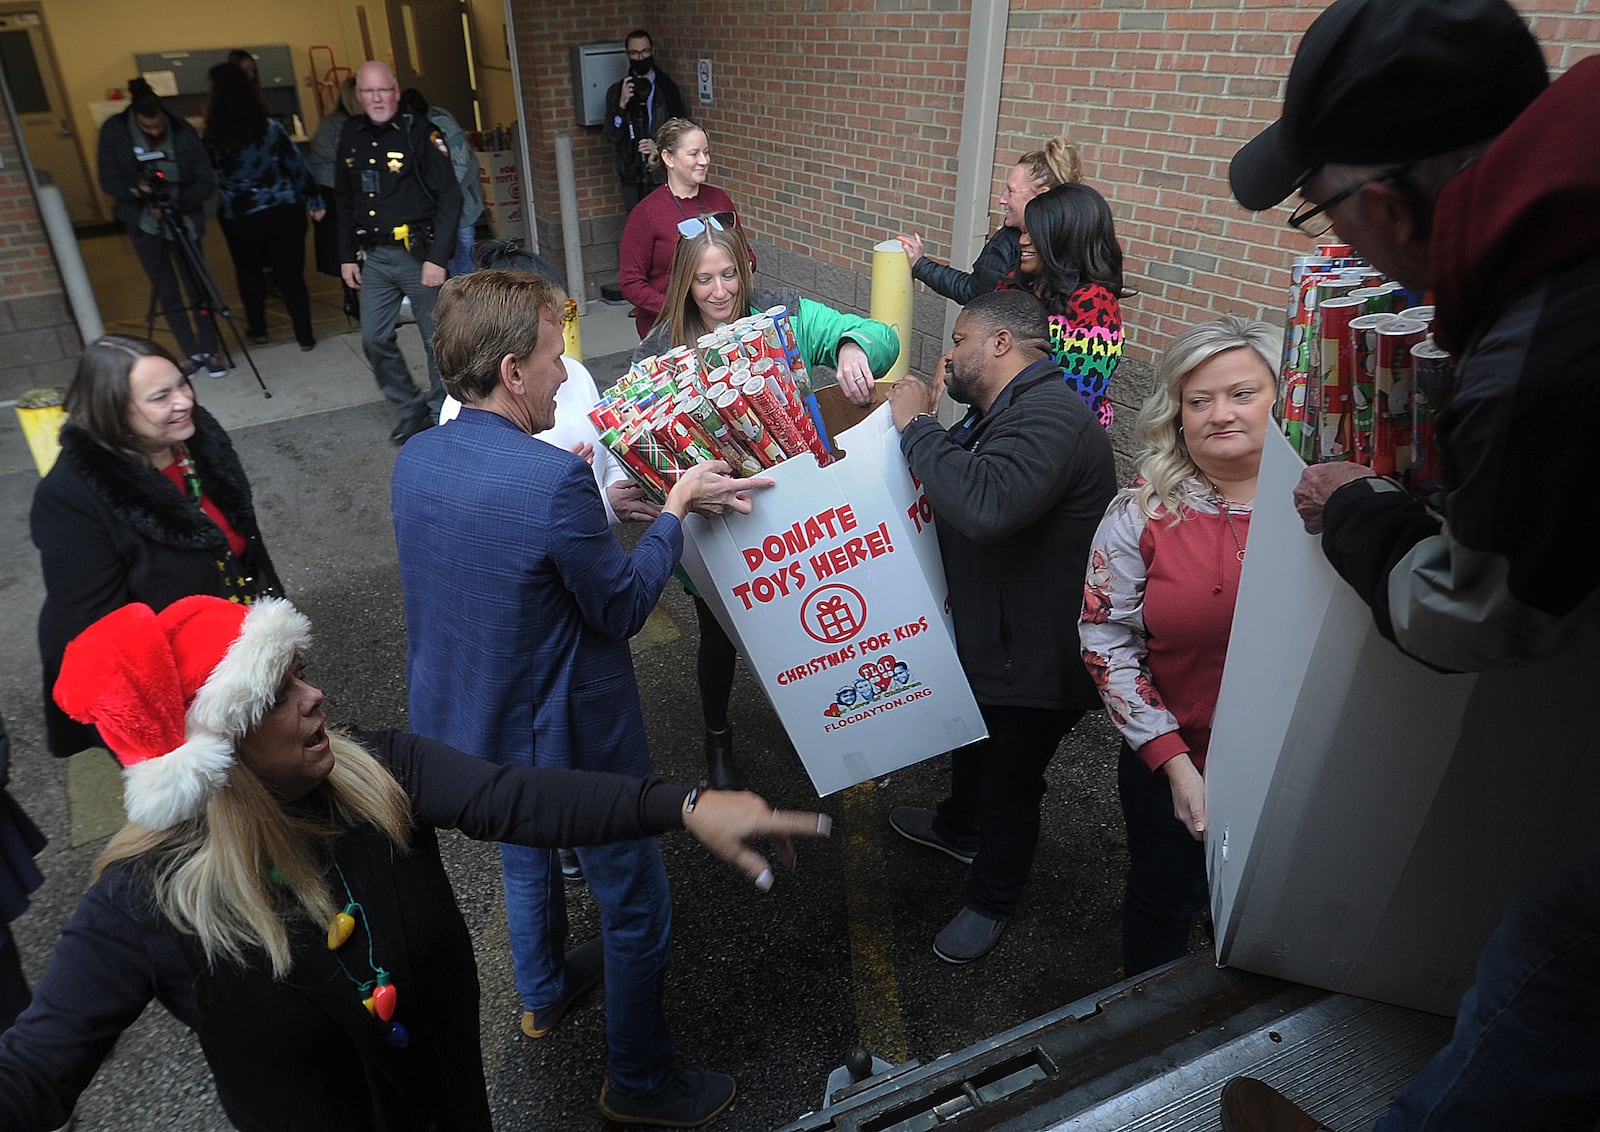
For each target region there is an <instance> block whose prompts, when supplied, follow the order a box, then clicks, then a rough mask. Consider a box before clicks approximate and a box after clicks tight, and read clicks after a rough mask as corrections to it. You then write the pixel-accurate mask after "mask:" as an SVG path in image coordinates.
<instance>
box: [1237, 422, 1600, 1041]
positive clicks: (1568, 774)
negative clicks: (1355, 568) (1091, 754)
mask: <svg viewBox="0 0 1600 1132" xmlns="http://www.w3.org/2000/svg"><path fill="white" fill-rule="evenodd" d="M1303 467H1304V465H1303V464H1302V463H1301V462H1300V459H1299V457H1297V456H1296V455H1295V454H1294V453H1293V451H1292V450H1291V449H1290V448H1289V445H1288V442H1287V441H1285V440H1284V439H1283V437H1282V436H1277V435H1274V436H1272V437H1269V444H1268V446H1267V451H1266V453H1265V455H1264V457H1263V459H1262V465H1261V476H1260V479H1259V482H1258V486H1257V494H1256V507H1255V513H1254V515H1253V516H1252V517H1251V520H1250V544H1249V546H1248V548H1247V553H1246V557H1245V568H1244V577H1243V579H1242V584H1241V588H1240V592H1239V604H1238V606H1237V608H1236V609H1235V612H1234V621H1233V633H1232V637H1231V641H1230V646H1229V650H1228V662H1227V667H1226V669H1225V671H1224V674H1223V679H1222V693H1221V696H1220V698H1219V700H1218V703H1217V713H1216V720H1215V725H1214V728H1213V731H1212V737H1211V751H1212V757H1211V758H1210V759H1208V760H1207V763H1206V796H1207V809H1208V811H1209V815H1208V816H1209V818H1210V827H1211V828H1210V832H1209V834H1208V836H1207V855H1208V858H1209V868H1210V877H1211V906H1212V915H1213V920H1214V923H1215V928H1216V947H1217V961H1218V962H1219V963H1222V964H1224V965H1227V966H1233V967H1241V968H1244V969H1245V970H1249V971H1257V972H1260V973H1262V974H1266V975H1274V976H1277V977H1279V978H1284V979H1291V980H1294V981H1296V982H1302V983H1309V984H1311V985H1313V986H1319V987H1325V988H1327V989H1329V990H1334V991H1341V992H1344V993H1347V994H1354V995H1360V996H1362V997H1365V998H1373V999H1377V1000H1379V1001H1383V1002H1390V1003H1394V1004H1397V1005H1400V1006H1408V1007H1413V1008H1416V1009H1420V1010H1428V1011H1432V1012H1434V1013H1437V1014H1447V1015H1453V1014H1455V1013H1456V1010H1457V1008H1458V1006H1459V1000H1460V997H1461V994H1462V993H1463V992H1464V991H1465V990H1466V988H1467V987H1468V986H1469V985H1471V983H1472V982H1473V980H1474V971H1475V967H1476V964H1477V957H1478V953H1479V952H1480V951H1481V950H1482V948H1483V944H1484V942H1485V941H1486V940H1487V939H1488V937H1489V934H1490V933H1491V932H1492V931H1493V930H1494V928H1495V925H1496V924H1497V923H1498V922H1499V920H1500V917H1501V915H1502V914H1503V913H1504V911H1505V908H1506V905H1507V904H1508V903H1509V902H1510V900H1511V898H1512V897H1513V896H1514V895H1515V894H1516V893H1517V892H1518V891H1519V890H1520V889H1521V888H1523V887H1525V886H1526V885H1527V884H1528V883H1529V882H1530V881H1532V880H1534V879H1535V878H1537V877H1538V876H1540V875H1541V874H1542V873H1543V872H1545V871H1546V870H1547V869H1549V868H1551V867H1552V866H1554V865H1555V864H1558V863H1560V862H1562V861H1565V860H1570V859H1571V858H1572V857H1574V856H1576V855H1577V853H1578V852H1579V851H1580V850H1581V849H1582V848H1584V847H1587V846H1590V845H1593V844H1594V843H1595V841H1596V840H1597V838H1600V824H1597V823H1596V822H1595V819H1594V814H1593V799H1594V798H1595V797H1597V796H1600V749H1597V747H1600V741H1597V739H1596V734H1597V733H1596V730H1595V728H1594V725H1593V723H1592V722H1591V721H1590V716H1591V714H1592V713H1591V712H1590V710H1589V705H1588V702H1587V697H1588V696H1589V695H1592V694H1593V691H1594V689H1595V688H1597V687H1600V648H1597V647H1595V646H1596V644H1597V643H1600V642H1594V641H1589V642H1577V643H1576V644H1575V646H1574V647H1573V648H1572V649H1571V650H1570V651H1568V652H1567V653H1566V654H1564V655H1561V656H1556V657H1552V658H1551V659H1549V660H1546V661H1542V662H1540V663H1538V664H1533V665H1528V666H1525V667H1521V668H1516V669H1504V670H1500V671H1495V672H1488V673H1482V674H1476V675H1472V674H1462V675H1446V674H1441V673H1438V672H1435V671H1434V670H1432V669H1430V668H1427V667H1426V666H1424V665H1422V664H1420V663H1419V662H1417V661H1415V660H1412V659H1411V658H1410V657H1408V656H1406V655H1405V654H1404V653H1402V652H1401V651H1400V650H1399V649H1398V648H1396V647H1395V646H1394V645H1393V644H1391V643H1390V642H1388V641H1386V640H1384V639H1383V638H1382V637H1381V636H1379V635H1378V632H1377V630H1376V629H1374V628H1373V626H1372V614H1371V611H1370V610H1369V609H1368V608H1367V606H1366V604H1365V603H1364V602H1362V601H1361V600H1360V599H1359V598H1358V597H1357V596H1356V594H1355V592H1354V591H1353V590H1351V589H1350V587H1349V586H1348V585H1346V584H1345V583H1344V581H1343V580H1342V579H1341V578H1340V577H1339V576H1338V575H1337V574H1336V573H1334V571H1333V568H1332V567H1331V566H1330V565H1329V564H1328V561H1327V559H1326V558H1325V557H1324V556H1323V554H1322V548H1321V546H1320V545H1319V543H1318V540H1316V539H1314V538H1312V537H1311V536H1309V535H1307V534H1306V533H1305V530H1304V528H1303V527H1302V526H1301V524H1300V520H1299V517H1298V516H1297V515H1296V514H1295V512H1294V508H1293V505H1292V503H1291V500H1290V492H1291V491H1292V489H1293V487H1294V485H1295V483H1296V482H1297V480H1298V479H1299V476H1300V471H1301V469H1302V468H1303ZM1574 553H1581V552H1580V551H1578V549H1577V547H1576V545H1575V546H1574ZM1585 645H1587V647H1585Z"/></svg>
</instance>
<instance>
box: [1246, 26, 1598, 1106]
mask: <svg viewBox="0 0 1600 1132" xmlns="http://www.w3.org/2000/svg"><path fill="white" fill-rule="evenodd" d="M1597 126H1600V56H1594V57H1591V58H1588V59H1585V60H1584V61H1582V62H1580V63H1578V64H1576V65H1574V66H1573V67H1572V68H1571V69H1570V70H1568V71H1567V73H1566V74H1564V75H1562V76H1561V77H1560V78H1558V79H1557V80H1556V81H1555V82H1553V83H1551V82H1549V80H1548V78H1547V75H1546V71H1545V63H1544V56H1543V53H1542V52H1541V50H1540V47H1539V44H1538V41H1537V40H1535V39H1534V37H1533V35H1532V33H1531V32H1530V31H1529V30H1528V28H1527V27H1526V25H1525V24H1524V23H1523V21H1522V19H1521V17H1520V16H1518V14H1517V12H1516V11H1515V9H1513V8H1512V7H1511V6H1510V5H1509V4H1508V3H1506V2H1505V0H1335V2H1334V3H1333V4H1332V5H1330V6H1329V7H1328V8H1327V9H1326V10H1325V11H1324V12H1323V13H1322V14H1321V15H1320V16H1318V17H1317V19H1316V21H1315V22H1313V23H1312V25H1311V27H1310V28H1309V29H1307V31H1306V34H1305V37H1304V39H1303V40H1302V42H1301V44H1300V48H1299V50H1298V52H1297V53H1296V55H1295V59H1294V63H1293V65H1292V66H1291V68H1290V71H1289V78H1288V82H1287V84H1286V86H1285V90H1284V101H1283V112H1282V115H1281V117H1280V118H1279V120H1278V121H1277V122H1275V123H1273V124H1272V125H1271V126H1269V127H1267V129H1266V130H1264V131H1262V133H1261V134H1260V135H1258V136H1257V137H1256V138H1255V139H1254V140H1252V141H1251V142H1250V143H1249V144H1247V145H1246V146H1244V148H1243V149H1241V150H1240V151H1239V152H1238V154H1237V155H1235V157H1234V159H1233V163H1232V165H1231V167H1230V169H1229V181H1230V183H1231V185H1232V188H1233V193H1234V196H1235V197H1237V198H1238V200H1239V202H1240V203H1241V204H1243V205H1244V206H1245V207H1246V208H1249V209H1252V210H1261V209H1265V208H1270V207H1273V206H1274V205H1276V204H1278V203H1279V202H1280V201H1282V200H1284V199H1285V198H1286V197H1288V196H1289V195H1290V194H1291V193H1293V192H1295V191H1296V190H1298V191H1299V194H1300V197H1301V200H1302V203H1301V204H1300V206H1299V207H1298V208H1297V209H1296V210H1295V212H1294V214H1293V215H1292V216H1290V217H1289V224H1290V225H1291V226H1292V227H1294V228H1296V229H1298V230H1299V231H1301V232H1304V233H1305V234H1307V235H1309V236H1319V235H1321V234H1322V233H1324V232H1327V231H1329V230H1330V229H1337V231H1338V233H1339V237H1340V238H1341V239H1342V240H1343V241H1345V242H1347V243H1349V244H1351V245H1353V246H1354V247H1355V249H1356V250H1357V251H1358V252H1360V253H1361V254H1362V255H1364V256H1366V257H1367V259H1369V260H1370V261H1371V262H1372V263H1373V264H1374V265H1375V266H1377V267H1378V268H1380V269H1382V270H1383V271H1384V272H1386V273H1387V274H1389V275H1390V276H1392V277H1394V278H1398V279H1400V280H1401V281H1402V282H1405V283H1406V284H1408V285H1409V286H1412V287H1419V288H1426V289H1431V290H1432V291H1433V293H1434V305H1435V308H1436V315H1435V320H1434V324H1433V334H1434V338H1435V341H1436V342H1437V343H1438V344H1439V345H1440V346H1443V347H1444V348H1445V349H1447V350H1449V351H1451V353H1452V354H1454V355H1455V358H1456V376H1455V385H1454V389H1453V391H1452V393H1451V395H1450V398H1449V402H1448V404H1447V405H1446V407H1445V408H1444V409H1443V410H1442V411H1441V412H1440V414H1439V416H1438V417H1437V419H1436V434H1435V438H1436V441H1437V444H1438V447H1439V451H1440V454H1441V456H1442V465H1443V468H1444V475H1445V480H1446V490H1445V492H1444V495H1443V500H1442V507H1441V510H1442V514H1440V512H1438V511H1434V510H1432V509H1430V508H1427V507H1424V506H1423V504H1421V503H1420V502H1417V501H1416V500H1414V499H1413V498H1412V497H1411V496H1410V494H1409V493H1408V492H1407V491H1405V490H1404V489H1403V488H1402V487H1401V485H1399V484H1398V483H1395V482H1393V481H1391V480H1388V479H1383V478H1379V477H1377V476H1374V475H1373V474H1372V471H1371V469H1370V468H1364V467H1360V466H1358V465H1355V464H1351V463H1330V464H1319V465H1314V466H1312V467H1310V468H1308V469H1306V472H1305V474H1304V475H1303V476H1302V478H1301V481H1300V483H1299V485H1298V486H1297V487H1296V488H1295V493H1294V496H1295V507H1296V509H1297V510H1298V511H1299V513H1300V516H1301V518H1302V520H1303V521H1304V523H1305V526H1306V530H1307V531H1309V532H1310V533H1312V534H1316V533H1319V532H1320V533H1322V536H1323V541H1322V548H1323V552H1324V553H1325V554H1326V555H1327V557H1328V560H1329V561H1330V562H1331V563H1332V564H1333V567H1334V569H1335V570H1337V571H1338V573H1339V575H1340V576H1341V577H1342V578H1343V579H1344V580H1345V581H1346V582H1347V583H1349V584H1350V586H1351V587H1352V588H1354V589H1355V590H1356V592H1357V593H1358V594H1359V595H1360V596H1361V597H1362V598H1363V599H1364V600H1365V601H1366V603H1367V604H1368V606H1369V607H1370V608H1371V610H1372V616H1373V620H1374V622H1375V624H1376V626H1377V628H1378V630H1379V631H1380V632H1381V633H1382V634H1383V635H1384V636H1385V637H1387V638H1389V639H1390V640H1392V641H1394V643H1395V644H1396V645H1397V646H1398V647H1399V648H1400V649H1402V650H1403V651H1405V652H1406V653H1408V654H1410V655H1411V656H1413V657H1415V658H1416V659H1418V660H1419V661H1421V662H1422V663H1424V664H1427V665H1429V666H1430V667H1433V668H1435V669H1439V670H1442V671H1481V670H1484V669H1489V668H1499V667H1509V666H1512V665H1528V664H1538V665H1540V666H1542V667H1541V668H1539V669H1535V670H1533V671H1534V672H1536V673H1537V672H1543V671H1545V670H1548V671H1549V672H1550V673H1551V676H1550V678H1549V679H1550V682H1551V683H1552V684H1558V683H1560V682H1561V678H1562V676H1563V675H1564V676H1565V677H1566V678H1567V679H1574V678H1576V677H1575V676H1573V675H1572V674H1574V673H1576V672H1578V671H1588V670H1590V666H1589V664H1588V663H1587V662H1586V661H1585V659H1584V658H1585V657H1586V656H1592V655H1594V653H1595V651H1596V649H1600V556H1596V555H1594V554H1592V553H1591V552H1587V551H1582V550H1580V549H1578V547H1577V545H1576V542H1577V541H1581V540H1582V536H1581V534H1580V533H1579V531H1580V527H1579V522H1580V521H1578V520H1575V517H1574V515H1573V511H1572V499H1573V495H1572V486H1573V485H1585V486H1586V485H1587V484H1588V483H1589V482H1590V480H1592V479H1593V476H1594V459H1593V457H1592V456H1591V455H1590V453H1589V450H1588V443H1587V437H1580V434H1579V433H1578V432H1577V431H1575V428H1574V423H1573V422H1577V421H1583V422H1589V421H1593V420H1595V419H1600V129H1596V127H1597ZM1578 490H1579V491H1580V492H1582V491H1583V489H1582V488H1579V489H1578ZM1585 498H1586V494H1585ZM1535 679H1539V678H1538V677H1531V678H1530V683H1531V682H1532V681H1533V680H1535ZM1553 690H1554V688H1552V691H1553ZM1539 710H1540V712H1541V713H1550V714H1553V715H1555V716H1557V717H1558V720H1559V716H1560V713H1576V712H1578V711H1581V710H1582V707H1581V705H1578V704H1576V703H1574V702H1573V701H1572V700H1570V699H1568V698H1566V697H1561V696H1554V695H1553V696H1552V697H1550V699H1549V701H1548V703H1546V704H1544V705H1542V706H1541V708H1540V709H1539ZM1571 718H1572V719H1573V720H1574V722H1575V725H1581V722H1582V721H1581V720H1580V719H1578V718H1577V717H1576V716H1573V717H1571ZM1587 754H1588V752H1587V751H1576V752H1574V751H1564V750H1563V751H1552V750H1533V751H1528V752H1514V751H1513V752H1507V757H1509V758H1519V757H1520V758H1525V759H1529V760H1546V762H1547V763H1548V762H1549V761H1550V760H1562V759H1572V758H1582V757H1586V756H1587ZM1396 757H1397V758H1400V757H1404V752H1402V751H1397V752H1396ZM1560 765H1565V764H1558V767H1559V766H1560ZM1559 856H1560V854H1559V852H1558V851H1557V850H1555V849H1554V848H1552V850H1551V855H1550V859H1551V860H1556V859H1559ZM1500 879H1501V880H1502V881H1503V880H1504V879H1506V878H1504V877H1502V878H1500ZM1530 879H1531V878H1530ZM1463 930H1464V931H1470V930H1471V928H1470V925H1463ZM1597 971H1600V850H1597V849H1594V848H1590V849H1589V850H1587V851H1586V852H1583V853H1581V854H1579V855H1578V856H1577V857H1576V858H1574V859H1571V860H1568V861H1567V862H1566V863H1564V864H1562V865H1560V866H1559V867H1557V868H1556V869H1555V870H1554V871H1553V872H1551V873H1549V874H1548V875H1546V876H1544V877H1543V878H1541V879H1538V880H1535V881H1534V882H1533V883H1531V884H1529V885H1528V886H1527V887H1526V888H1525V889H1524V890H1523V891H1522V892H1521V893H1520V894H1519V895H1518V896H1517V897H1516V899H1515V900H1513V901H1512V902H1511V904H1510V907H1509V908H1508V909H1507V911H1506V914H1505V918H1504V919H1503V920H1502V921H1501V923H1500V926H1499V927H1498V928H1497V929H1496V931H1495V932H1494V934H1493V935H1492V936H1491V937H1490V938H1489V941H1488V942H1487V943H1486V944H1485V946H1484V949H1483V952H1482V954H1481V955H1480V957H1479V963H1478V969H1477V982H1476V984H1475V985H1474V986H1473V987H1472V989H1471V990H1469V991H1468V992H1467V994H1466V996H1465V998H1464V999H1463V1000H1462V1007H1461V1012H1460V1015H1459V1017H1458V1019H1457V1023H1456V1031H1455V1035H1454V1037H1453V1038H1452V1039H1451V1041H1450V1043H1449V1044H1448V1045H1447V1046H1446V1047H1445V1048H1444V1049H1443V1050H1441V1051H1440V1052H1439V1054H1438V1055H1437V1056H1436V1057H1435V1058H1434V1059H1433V1060H1432V1061H1431V1062H1430V1063H1429V1065H1428V1067H1427V1068H1426V1069H1425V1070H1424V1071H1423V1073H1422V1075H1421V1076H1420V1077H1418V1078H1417V1080H1415V1081H1414V1082H1412V1084H1411V1085H1409V1086H1408V1087H1407V1088H1406V1089H1405V1090H1404V1091H1403V1092H1402V1093H1401V1094H1400V1096H1399V1097H1398V1098H1396V1100H1395V1103H1394V1105H1393V1106H1392V1107H1391V1108H1390V1109H1389V1111H1388V1113H1387V1114H1386V1115H1385V1116H1384V1118H1383V1119H1382V1120H1381V1121H1380V1122H1379V1124H1378V1126H1377V1128H1378V1132H1400V1130H1402V1129H1423V1128H1428V1129H1433V1128H1438V1129H1444V1128H1448V1129H1451V1130H1452V1132H1454V1130H1459V1129H1467V1130H1473V1132H1476V1130H1478V1129H1485V1130H1487V1129H1494V1130H1495V1132H1505V1130H1507V1129H1520V1128H1528V1129H1535V1128H1538V1129H1550V1128H1583V1129H1590V1128H1593V1127H1595V1126H1596V1121H1597V1117H1600V977H1597V975H1596V972H1597ZM1222 1124H1223V1127H1224V1128H1225V1129H1227V1130H1228V1132H1314V1130H1316V1129H1321V1128H1323V1125H1321V1124H1319V1123H1318V1122H1317V1121H1316V1120H1315V1119H1314V1118H1312V1117H1311V1116H1308V1115H1307V1114H1306V1113H1304V1112H1302V1111H1301V1110H1300V1109H1299V1108H1297V1107H1295V1106H1294V1105H1293V1104H1291V1103H1290V1102H1289V1101H1288V1100H1287V1099H1285V1098H1284V1097H1283V1096H1281V1095H1280V1094H1279V1093H1277V1092H1276V1091H1275V1090H1273V1089H1272V1088H1270V1087H1269V1086H1267V1085H1266V1084H1264V1083H1262V1082H1260V1081H1256V1080H1252V1079H1250V1078H1242V1077H1241V1078H1235V1079H1234V1080H1233V1081H1231V1082H1229V1084H1228V1086H1227V1087H1226V1088H1225V1089H1224V1090H1223V1094H1222Z"/></svg>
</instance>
